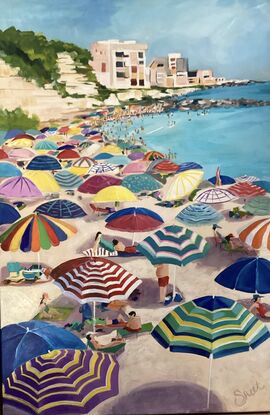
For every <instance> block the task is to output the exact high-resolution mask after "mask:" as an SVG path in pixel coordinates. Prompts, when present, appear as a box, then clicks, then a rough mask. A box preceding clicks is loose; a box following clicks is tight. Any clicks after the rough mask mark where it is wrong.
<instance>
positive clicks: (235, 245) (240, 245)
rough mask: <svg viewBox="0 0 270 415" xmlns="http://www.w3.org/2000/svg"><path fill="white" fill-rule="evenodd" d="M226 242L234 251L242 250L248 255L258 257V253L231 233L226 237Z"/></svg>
mask: <svg viewBox="0 0 270 415" xmlns="http://www.w3.org/2000/svg"><path fill="white" fill-rule="evenodd" d="M225 241H226V242H225V243H227V244H228V245H229V247H230V248H231V249H232V250H242V251H243V252H246V253H247V254H254V255H256V252H255V251H254V249H253V248H252V247H251V246H249V245H248V244H246V243H245V242H243V241H241V239H239V238H236V237H235V236H234V235H233V234H232V233H229V235H227V236H225Z"/></svg>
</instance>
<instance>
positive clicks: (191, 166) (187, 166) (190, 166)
mask: <svg viewBox="0 0 270 415" xmlns="http://www.w3.org/2000/svg"><path fill="white" fill-rule="evenodd" d="M197 169H202V166H201V165H200V164H198V163H195V162H193V161H186V162H185V163H180V166H179V169H178V170H177V171H176V173H181V172H182V171H186V170H197Z"/></svg>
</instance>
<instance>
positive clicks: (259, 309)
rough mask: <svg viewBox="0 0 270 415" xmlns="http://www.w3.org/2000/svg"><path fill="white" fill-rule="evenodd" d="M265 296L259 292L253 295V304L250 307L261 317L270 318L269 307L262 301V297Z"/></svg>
mask: <svg viewBox="0 0 270 415" xmlns="http://www.w3.org/2000/svg"><path fill="white" fill-rule="evenodd" d="M262 298H263V296H262V295H259V294H254V295H253V304H252V306H251V307H249V311H251V312H252V313H253V311H255V313H254V314H258V315H259V316H260V317H262V318H265V317H267V318H269V317H270V311H267V308H266V306H265V304H264V303H262V300H261V299H262Z"/></svg>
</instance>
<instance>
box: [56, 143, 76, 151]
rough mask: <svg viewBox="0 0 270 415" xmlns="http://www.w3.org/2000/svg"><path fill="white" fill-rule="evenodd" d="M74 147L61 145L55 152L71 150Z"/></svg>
mask: <svg viewBox="0 0 270 415" xmlns="http://www.w3.org/2000/svg"><path fill="white" fill-rule="evenodd" d="M74 148H75V146H73V145H71V144H63V145H62V146H60V147H58V149H57V150H73V149H74Z"/></svg>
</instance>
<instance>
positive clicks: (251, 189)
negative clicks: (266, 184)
mask: <svg viewBox="0 0 270 415" xmlns="http://www.w3.org/2000/svg"><path fill="white" fill-rule="evenodd" d="M229 191H230V192H231V193H232V194H233V195H235V196H238V197H254V196H262V195H264V194H265V193H266V192H265V190H264V189H262V188H261V187H259V186H256V185H255V184H251V183H250V182H239V183H235V184H233V185H232V186H230V187H229Z"/></svg>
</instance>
